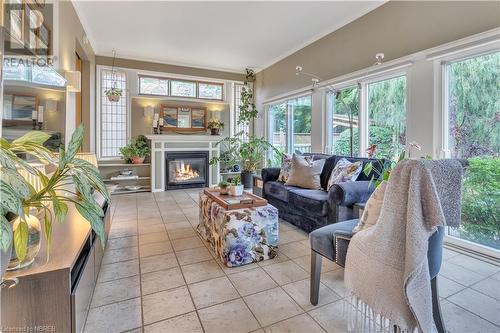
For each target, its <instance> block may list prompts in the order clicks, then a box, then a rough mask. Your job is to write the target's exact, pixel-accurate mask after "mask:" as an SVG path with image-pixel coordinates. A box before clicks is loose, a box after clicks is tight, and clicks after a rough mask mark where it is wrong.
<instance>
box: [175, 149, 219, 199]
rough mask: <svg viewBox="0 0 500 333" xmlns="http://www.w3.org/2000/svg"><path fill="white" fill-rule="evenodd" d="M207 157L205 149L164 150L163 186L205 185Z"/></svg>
mask: <svg viewBox="0 0 500 333" xmlns="http://www.w3.org/2000/svg"><path fill="white" fill-rule="evenodd" d="M208 159H209V156H208V152H207V151H198V152H196V151H175V152H165V182H166V183H165V188H166V189H167V190H177V189H183V188H195V187H207V186H208V172H209V167H208Z"/></svg>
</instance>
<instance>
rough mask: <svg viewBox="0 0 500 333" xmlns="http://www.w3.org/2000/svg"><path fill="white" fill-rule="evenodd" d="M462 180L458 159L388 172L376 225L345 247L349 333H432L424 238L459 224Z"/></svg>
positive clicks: (407, 164)
mask: <svg viewBox="0 0 500 333" xmlns="http://www.w3.org/2000/svg"><path fill="white" fill-rule="evenodd" d="M461 178H462V165H461V164H460V162H458V161H457V160H436V161H429V160H405V161H402V162H400V163H398V165H397V166H396V168H394V170H393V171H392V172H391V178H390V180H389V182H388V184H387V189H386V191H385V196H384V202H383V205H382V210H381V213H380V216H379V218H378V220H377V223H376V224H375V226H373V227H371V228H368V229H365V230H362V231H360V232H358V233H357V234H355V235H354V236H353V238H352V240H351V241H350V243H349V250H348V252H347V259H346V266H345V273H344V274H345V275H344V281H345V285H346V288H347V290H348V291H349V294H350V295H349V298H348V300H349V301H350V304H349V309H348V311H349V313H348V316H349V320H348V321H349V327H348V329H349V331H350V332H363V333H364V332H381V331H386V330H387V331H388V332H394V329H396V331H397V332H425V333H428V332H434V331H435V326H434V322H433V317H432V299H431V288H430V279H429V265H428V262H427V248H428V240H429V237H430V236H431V235H432V234H433V233H434V232H435V231H436V230H437V226H443V225H445V224H447V225H458V224H459V223H460V201H461Z"/></svg>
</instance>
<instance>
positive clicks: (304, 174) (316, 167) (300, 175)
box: [285, 154, 325, 190]
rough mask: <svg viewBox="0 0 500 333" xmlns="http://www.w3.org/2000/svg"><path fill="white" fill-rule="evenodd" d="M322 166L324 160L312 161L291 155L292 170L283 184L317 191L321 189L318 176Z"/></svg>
mask: <svg viewBox="0 0 500 333" xmlns="http://www.w3.org/2000/svg"><path fill="white" fill-rule="evenodd" d="M324 165H325V160H324V159H320V160H316V161H312V160H311V159H310V158H306V157H304V156H300V155H295V154H293V156H292V168H291V170H290V175H289V177H288V180H287V182H286V183H285V184H286V185H291V186H298V187H303V188H308V189H313V190H319V189H321V181H320V175H321V171H322V170H323V166H324Z"/></svg>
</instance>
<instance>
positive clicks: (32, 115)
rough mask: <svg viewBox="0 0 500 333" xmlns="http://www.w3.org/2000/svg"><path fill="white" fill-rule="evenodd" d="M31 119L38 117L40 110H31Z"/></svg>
mask: <svg viewBox="0 0 500 333" xmlns="http://www.w3.org/2000/svg"><path fill="white" fill-rule="evenodd" d="M31 119H33V120H37V119H38V112H37V111H36V110H33V111H31Z"/></svg>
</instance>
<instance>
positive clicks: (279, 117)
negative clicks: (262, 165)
mask: <svg viewBox="0 0 500 333" xmlns="http://www.w3.org/2000/svg"><path fill="white" fill-rule="evenodd" d="M311 111H312V110H311V96H301V97H297V98H291V99H288V100H286V101H283V102H279V103H276V104H272V105H269V107H268V140H269V142H270V143H271V144H272V145H273V146H274V147H275V148H277V149H278V150H279V151H281V152H282V153H289V154H291V153H295V154H302V153H307V152H310V151H311V116H312V112H311ZM270 158H271V163H272V164H274V165H280V164H281V161H280V160H277V156H275V155H274V154H273V155H272V156H270Z"/></svg>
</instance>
